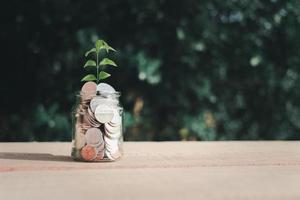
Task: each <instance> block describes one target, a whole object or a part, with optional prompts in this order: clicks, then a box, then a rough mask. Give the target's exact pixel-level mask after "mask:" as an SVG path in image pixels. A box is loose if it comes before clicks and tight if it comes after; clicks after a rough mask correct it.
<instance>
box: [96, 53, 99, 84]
mask: <svg viewBox="0 0 300 200" xmlns="http://www.w3.org/2000/svg"><path fill="white" fill-rule="evenodd" d="M96 57H97V61H96V65H97V74H96V77H97V84H98V83H99V63H98V52H96Z"/></svg>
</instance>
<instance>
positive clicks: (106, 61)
mask: <svg viewBox="0 0 300 200" xmlns="http://www.w3.org/2000/svg"><path fill="white" fill-rule="evenodd" d="M99 65H112V66H115V67H117V64H116V63H115V62H114V61H112V60H111V59H109V58H103V59H102V60H101V62H100V63H99Z"/></svg>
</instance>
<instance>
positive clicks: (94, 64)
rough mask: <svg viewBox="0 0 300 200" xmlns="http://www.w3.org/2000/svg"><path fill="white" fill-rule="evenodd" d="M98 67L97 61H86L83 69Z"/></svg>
mask: <svg viewBox="0 0 300 200" xmlns="http://www.w3.org/2000/svg"><path fill="white" fill-rule="evenodd" d="M96 66H97V64H96V62H95V61H93V60H88V61H86V63H85V65H84V66H83V67H96Z"/></svg>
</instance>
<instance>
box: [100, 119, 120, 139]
mask: <svg viewBox="0 0 300 200" xmlns="http://www.w3.org/2000/svg"><path fill="white" fill-rule="evenodd" d="M121 129H122V127H121V125H119V126H111V125H110V124H109V123H105V124H104V130H105V133H106V135H107V136H108V137H109V138H110V139H118V138H119V137H120V136H121Z"/></svg>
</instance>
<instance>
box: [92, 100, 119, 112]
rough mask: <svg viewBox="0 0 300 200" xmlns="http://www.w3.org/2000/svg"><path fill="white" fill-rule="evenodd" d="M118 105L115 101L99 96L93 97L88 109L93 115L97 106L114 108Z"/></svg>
mask: <svg viewBox="0 0 300 200" xmlns="http://www.w3.org/2000/svg"><path fill="white" fill-rule="evenodd" d="M117 104H118V101H117V100H114V99H109V98H103V97H100V96H96V97H94V98H93V99H92V100H91V102H90V108H91V111H92V112H93V113H95V110H96V108H97V106H98V105H107V106H112V107H113V106H116V105H117Z"/></svg>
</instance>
